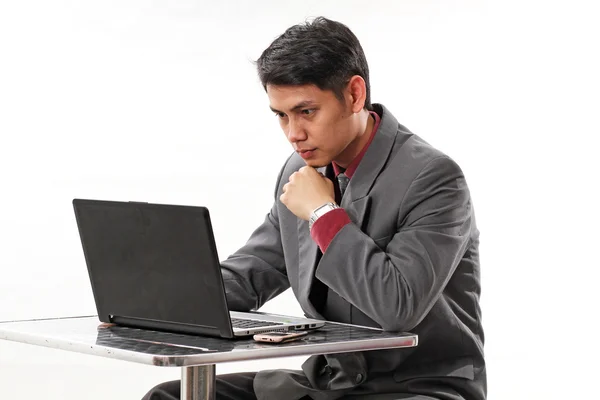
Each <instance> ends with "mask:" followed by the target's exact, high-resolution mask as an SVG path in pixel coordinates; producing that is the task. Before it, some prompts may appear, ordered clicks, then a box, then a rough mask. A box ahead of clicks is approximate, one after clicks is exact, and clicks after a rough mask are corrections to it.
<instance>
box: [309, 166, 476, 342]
mask: <svg viewBox="0 0 600 400" xmlns="http://www.w3.org/2000/svg"><path fill="white" fill-rule="evenodd" d="M399 201H402V204H401V206H400V210H401V215H405V218H404V219H403V221H398V226H399V228H398V231H397V232H396V233H395V234H394V235H393V237H392V238H391V241H390V242H389V244H388V245H387V247H386V248H385V249H380V248H379V247H378V246H377V245H376V244H375V242H374V241H373V239H371V238H370V237H369V236H367V235H366V234H365V233H363V232H362V231H361V230H360V229H359V228H358V227H357V226H356V225H355V224H353V223H350V224H347V225H345V226H344V227H343V228H342V229H341V230H340V231H339V232H338V233H337V235H336V236H335V237H334V238H333V240H332V241H331V243H330V245H329V247H328V248H327V251H326V252H325V253H324V255H323V258H322V259H321V262H320V264H319V268H318V269H317V271H316V276H317V278H318V279H320V280H321V281H322V282H323V283H325V284H326V285H327V286H329V287H330V288H331V289H332V290H334V291H335V292H337V293H338V294H339V295H340V296H341V297H343V298H344V299H346V300H347V301H348V302H350V303H351V304H353V305H354V306H355V307H357V308H358V309H360V310H361V311H362V312H364V313H365V314H366V315H367V316H369V317H370V318H371V319H373V320H374V321H375V322H377V323H378V324H379V325H380V326H381V327H382V328H383V329H385V330H390V331H400V330H410V329H412V328H414V327H415V326H416V325H417V324H419V323H420V322H421V320H422V319H423V318H424V317H425V315H426V314H427V313H428V312H429V310H430V309H431V307H432V306H433V304H434V303H435V302H436V300H437V299H438V298H439V296H440V295H441V293H442V290H443V289H444V287H445V285H446V284H447V282H448V281H449V279H450V277H451V276H452V274H453V273H454V271H455V269H456V266H457V265H458V263H459V261H460V260H461V258H462V256H463V254H464V252H465V250H466V248H467V246H468V244H469V240H470V235H471V224H472V219H471V218H472V217H471V199H470V194H469V190H468V188H467V185H466V182H465V179H464V176H463V174H462V172H461V171H460V168H459V167H458V166H457V165H456V164H455V163H454V162H453V161H452V160H450V159H449V158H447V157H440V158H436V159H434V160H433V161H431V162H430V163H429V164H428V165H427V166H426V167H425V168H424V169H423V170H422V171H421V172H420V173H419V175H418V176H417V177H416V178H415V180H414V181H413V182H412V184H411V186H410V188H409V190H408V192H407V193H406V195H405V196H404V198H403V199H400V200H399ZM402 210H410V211H409V212H408V213H403V212H402Z"/></svg>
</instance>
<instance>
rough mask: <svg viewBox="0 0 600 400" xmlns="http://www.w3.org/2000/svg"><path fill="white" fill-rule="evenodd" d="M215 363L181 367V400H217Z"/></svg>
mask: <svg viewBox="0 0 600 400" xmlns="http://www.w3.org/2000/svg"><path fill="white" fill-rule="evenodd" d="M215 399H216V395H215V365H214V364H211V365H201V366H196V367H182V368H181V400H215Z"/></svg>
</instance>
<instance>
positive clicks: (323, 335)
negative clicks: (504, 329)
mask: <svg viewBox="0 0 600 400" xmlns="http://www.w3.org/2000/svg"><path fill="white" fill-rule="evenodd" d="M0 339H5V340H10V341H15V342H21V343H28V344H33V345H39V346H45V347H51V348H56V349H61V350H67V351H73V352H77V353H85V354H92V355H96V356H102V357H108V358H115V359H118V360H125V361H133V362H136V363H140V364H149V365H156V366H163V367H181V369H182V371H181V399H183V400H192V399H193V400H198V399H208V400H213V399H214V398H215V365H216V364H217V363H223V362H229V361H243V360H258V359H262V358H277V357H289V356H302V355H313V354H330V353H344V352H352V351H367V350H379V349H387V348H401V347H413V346H416V345H417V336H416V335H413V334H410V333H389V332H383V331H381V330H378V329H372V328H366V327H360V326H354V325H346V324H337V323H327V324H326V325H325V326H324V327H323V328H320V329H318V330H315V331H313V332H311V333H309V334H308V335H307V336H305V337H304V338H303V339H302V340H299V341H296V342H290V343H286V344H279V345H275V344H267V343H258V342H255V341H254V340H252V338H249V339H235V340H230V339H218V338H212V337H206V336H193V335H182V334H173V333H167V332H157V331H150V330H142V329H134V328H126V327H121V326H116V325H111V324H102V323H101V322H100V321H99V320H98V318H97V317H94V316H92V317H71V318H59V319H42V320H28V321H11V322H0Z"/></svg>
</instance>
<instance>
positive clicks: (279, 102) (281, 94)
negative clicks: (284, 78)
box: [267, 85, 328, 110]
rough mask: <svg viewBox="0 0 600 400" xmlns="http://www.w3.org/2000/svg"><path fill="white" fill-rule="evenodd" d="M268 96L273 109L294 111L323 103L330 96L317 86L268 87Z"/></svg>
mask: <svg viewBox="0 0 600 400" xmlns="http://www.w3.org/2000/svg"><path fill="white" fill-rule="evenodd" d="M267 95H268V97H269V101H270V103H271V104H270V106H271V108H272V109H278V110H282V109H284V108H288V109H292V108H296V107H297V106H299V105H302V106H307V105H310V104H315V103H318V102H322V101H323V100H325V99H326V98H327V97H328V96H327V93H326V91H323V90H321V89H319V88H318V87H316V86H315V85H297V86H291V85H290V86H283V85H267Z"/></svg>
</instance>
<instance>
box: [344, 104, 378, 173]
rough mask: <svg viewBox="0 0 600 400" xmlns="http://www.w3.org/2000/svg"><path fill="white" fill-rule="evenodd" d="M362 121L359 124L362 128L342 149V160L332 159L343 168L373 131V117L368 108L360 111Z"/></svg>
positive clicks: (358, 152) (367, 140)
mask: <svg viewBox="0 0 600 400" xmlns="http://www.w3.org/2000/svg"><path fill="white" fill-rule="evenodd" d="M362 116H364V117H362ZM362 116H361V117H362V118H361V119H362V121H361V126H363V127H364V128H362V129H361V133H359V134H358V135H357V136H356V138H355V139H354V140H353V141H352V143H350V144H349V145H348V147H346V149H345V150H344V159H343V160H334V162H335V163H336V164H337V165H339V166H340V167H342V168H343V169H346V168H348V165H350V163H351V162H352V160H354V159H355V158H356V156H358V155H359V154H360V152H361V151H362V149H363V148H364V147H365V146H366V144H367V143H368V142H369V139H370V137H371V133H372V132H373V127H374V126H375V119H374V118H373V117H372V116H371V113H370V112H369V111H368V110H363V111H362Z"/></svg>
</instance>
